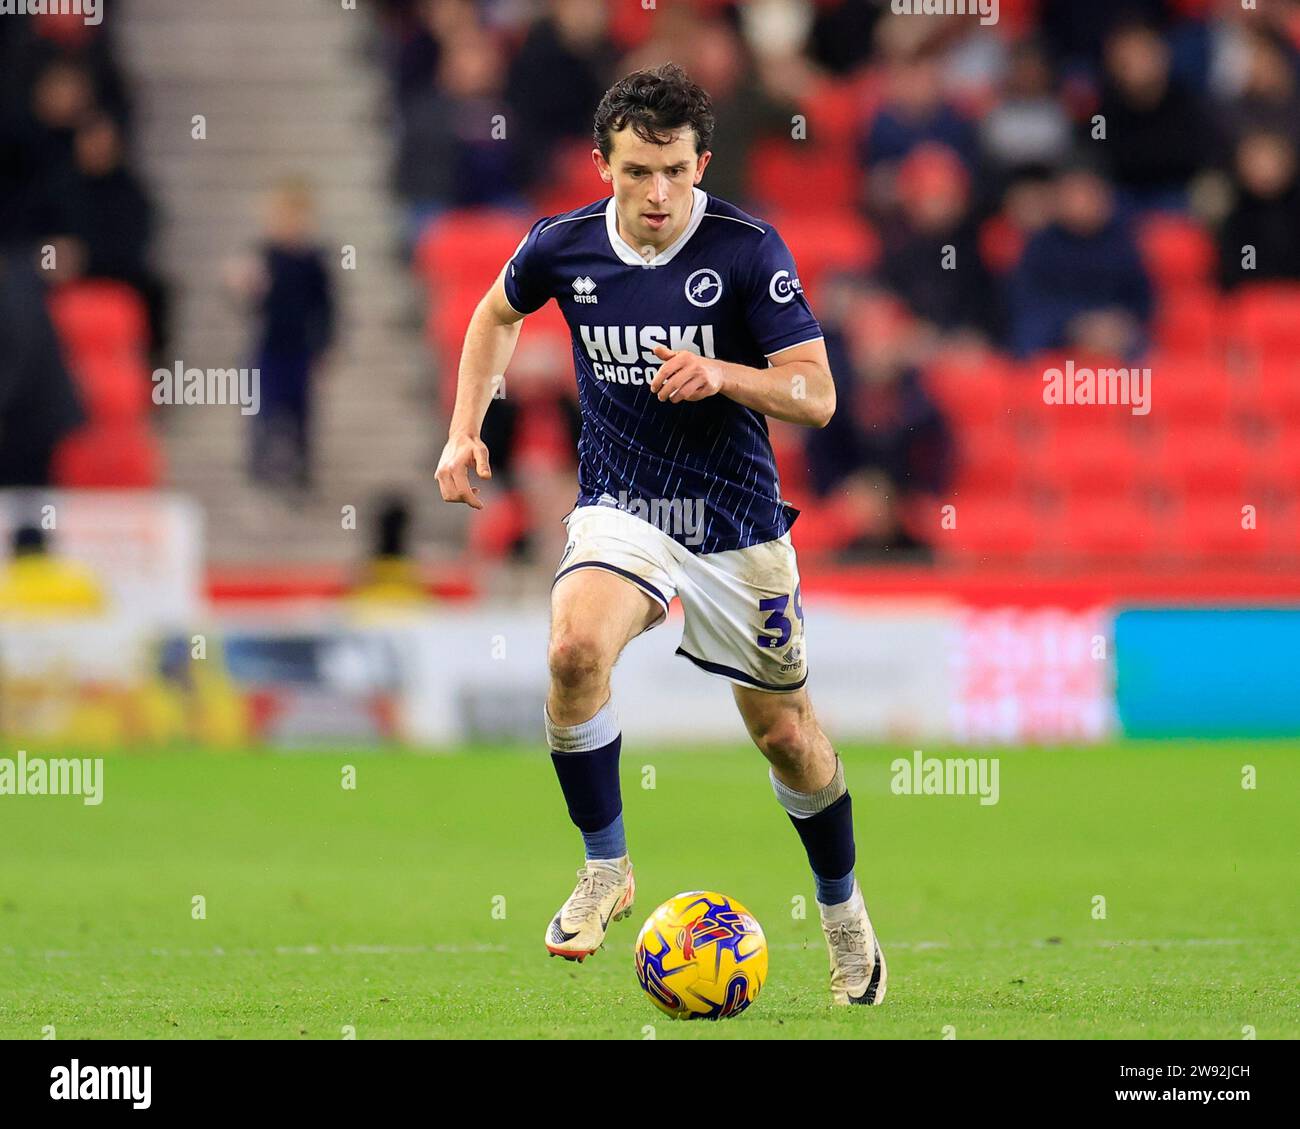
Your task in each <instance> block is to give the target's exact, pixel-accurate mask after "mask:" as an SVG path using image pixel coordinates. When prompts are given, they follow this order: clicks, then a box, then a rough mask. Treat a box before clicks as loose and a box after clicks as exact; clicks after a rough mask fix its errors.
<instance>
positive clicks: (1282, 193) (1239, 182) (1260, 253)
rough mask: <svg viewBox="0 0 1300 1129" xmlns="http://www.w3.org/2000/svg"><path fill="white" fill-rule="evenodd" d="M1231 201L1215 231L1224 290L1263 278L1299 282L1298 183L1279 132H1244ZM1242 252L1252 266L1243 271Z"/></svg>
mask: <svg viewBox="0 0 1300 1129" xmlns="http://www.w3.org/2000/svg"><path fill="white" fill-rule="evenodd" d="M1235 165H1236V167H1235V172H1236V202H1235V203H1234V204H1233V207H1232V210H1231V211H1230V212H1229V213H1228V216H1227V218H1226V219H1225V220H1224V222H1223V226H1222V228H1221V229H1220V232H1219V277H1220V279H1221V281H1222V283H1223V286H1224V287H1225V289H1229V290H1231V289H1234V288H1235V287H1237V286H1240V285H1242V284H1243V283H1248V282H1258V281H1263V280H1268V279H1274V280H1276V279H1286V280H1300V184H1298V182H1297V161H1296V147H1295V144H1294V143H1293V142H1292V141H1291V140H1290V138H1289V137H1287V136H1286V135H1284V134H1280V133H1271V132H1266V131H1259V132H1256V133H1250V134H1247V135H1246V137H1244V138H1243V139H1242V141H1241V142H1240V144H1238V146H1237V151H1236V162H1235ZM1247 248H1250V249H1251V250H1252V251H1253V254H1252V256H1251V257H1252V259H1253V263H1254V265H1253V266H1252V267H1251V268H1250V269H1246V267H1245V266H1244V265H1243V259H1244V258H1245V256H1246V254H1247Z"/></svg>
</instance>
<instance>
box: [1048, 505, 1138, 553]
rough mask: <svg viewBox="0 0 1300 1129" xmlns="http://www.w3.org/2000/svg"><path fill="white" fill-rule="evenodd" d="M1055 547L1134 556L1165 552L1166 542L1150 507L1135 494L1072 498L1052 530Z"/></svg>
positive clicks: (1083, 551) (1067, 551)
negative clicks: (1151, 517)
mask: <svg viewBox="0 0 1300 1129" xmlns="http://www.w3.org/2000/svg"><path fill="white" fill-rule="evenodd" d="M1051 542H1052V547H1053V548H1054V549H1056V550H1058V551H1060V552H1062V553H1063V554H1066V555H1069V554H1079V555H1081V556H1085V557H1091V558H1095V559H1097V560H1099V561H1100V560H1105V561H1113V560H1116V559H1119V560H1121V561H1123V560H1131V559H1134V558H1138V557H1148V556H1153V555H1155V556H1158V555H1162V553H1163V551H1164V546H1163V544H1162V539H1161V538H1160V536H1159V532H1158V530H1157V529H1156V528H1155V527H1154V526H1153V525H1152V523H1151V521H1150V517H1149V514H1148V512H1147V511H1146V509H1145V508H1144V507H1143V506H1142V505H1141V504H1140V503H1139V502H1138V501H1137V499H1136V498H1134V497H1132V496H1120V497H1115V498H1107V499H1098V498H1095V497H1090V496H1088V495H1082V494H1080V495H1074V496H1073V497H1071V498H1070V500H1069V502H1068V504H1067V507H1066V510H1065V513H1064V515H1063V518H1062V520H1061V521H1059V522H1057V523H1056V524H1055V526H1054V527H1053V529H1052V531H1051Z"/></svg>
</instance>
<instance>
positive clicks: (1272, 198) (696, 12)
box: [385, 0, 1300, 557]
mask: <svg viewBox="0 0 1300 1129" xmlns="http://www.w3.org/2000/svg"><path fill="white" fill-rule="evenodd" d="M997 7H998V21H997V23H996V24H993V25H991V26H986V25H984V24H983V23H981V21H980V19H979V18H978V16H962V15H952V16H946V17H933V16H927V17H918V16H911V15H904V14H897V13H895V12H893V11H892V10H891V6H890V4H889V2H888V0H754V2H751V3H744V4H739V3H727V2H722V0H697V2H694V3H690V2H678V3H662V4H659V5H657V6H656V7H654V8H652V9H650V10H647V8H646V7H645V6H643V5H640V4H635V3H631V4H605V3H597V2H589V0H550V2H548V3H537V4H527V3H519V2H514V0H500V2H493V0H480V2H474V0H389V2H388V3H387V5H386V9H387V11H386V24H385V26H386V27H387V31H388V34H387V39H386V49H387V57H388V61H389V70H390V75H391V81H392V87H393V92H394V99H395V103H396V105H397V106H398V109H399V113H398V131H399V134H398V158H397V163H396V169H395V180H394V184H395V190H396V192H397V193H398V195H399V196H400V197H401V199H402V200H403V202H404V205H405V208H406V213H407V216H408V220H409V235H410V239H411V242H412V244H413V245H414V244H415V243H416V241H417V240H418V239H419V238H421V236H423V238H425V239H429V238H431V236H430V233H431V232H433V233H436V232H438V231H439V230H440V228H439V225H445V224H447V223H448V222H450V218H449V217H452V218H455V217H460V216H462V215H464V213H463V212H462V211H461V210H462V209H466V208H493V209H510V210H512V211H517V212H518V213H519V215H520V219H519V230H520V231H523V230H525V229H526V226H527V223H528V222H529V221H530V219H531V218H535V217H536V216H537V215H541V214H550V213H554V212H559V211H564V210H568V209H569V208H573V207H577V206H580V205H582V204H584V203H586V202H588V201H590V200H591V199H594V198H596V197H598V196H599V195H601V194H602V189H603V186H602V185H601V184H600V183H599V181H598V180H597V179H596V177H595V175H594V173H592V172H591V170H590V166H589V159H588V158H587V156H586V153H587V151H588V150H589V149H590V147H591V122H592V114H593V110H594V108H595V106H596V104H597V102H598V100H599V98H600V95H601V94H602V92H603V91H604V90H605V89H606V88H607V87H608V86H609V85H610V84H611V83H612V82H613V81H615V80H616V79H617V78H618V77H619V76H621V75H622V74H624V73H626V72H628V71H630V70H632V69H635V68H637V67H640V66H644V65H652V64H656V63H658V62H661V61H664V60H667V59H672V60H674V61H676V62H679V63H681V64H682V65H683V66H685V67H686V69H687V70H688V72H689V73H690V74H691V75H692V77H693V78H695V79H696V80H697V81H698V82H699V83H700V84H701V85H702V86H704V87H705V89H706V90H708V91H709V92H710V93H711V95H712V97H713V99H714V102H715V108H716V112H717V118H718V126H717V131H716V133H715V136H714V142H713V150H714V157H713V162H712V164H711V165H710V167H709V171H708V173H707V174H706V176H705V179H704V182H703V185H702V187H703V188H705V189H706V190H708V191H710V192H712V193H714V194H716V195H718V196H721V197H723V198H726V199H729V200H732V201H733V202H735V203H737V204H739V205H740V206H741V207H743V208H746V209H747V210H749V211H751V212H753V213H754V214H757V215H760V216H762V217H764V218H766V219H768V220H770V221H772V222H774V223H776V224H777V225H778V227H779V228H781V230H782V231H783V233H786V230H787V228H786V225H787V224H788V225H789V230H790V231H791V232H793V231H794V230H796V228H795V220H796V219H798V220H800V221H804V220H806V219H807V218H808V217H817V216H826V217H828V218H829V217H843V216H844V215H845V214H846V213H851V215H852V217H853V220H854V222H857V223H859V224H860V225H861V230H866V231H869V232H870V233H871V238H870V239H869V240H867V241H866V242H865V243H864V244H863V249H862V251H861V253H860V254H857V255H856V257H850V261H847V262H844V261H838V262H835V263H834V269H833V270H832V269H827V270H825V271H822V272H819V277H817V278H815V279H809V278H805V282H806V284H808V283H810V285H808V287H807V288H808V290H809V293H810V297H811V299H812V302H813V307H814V310H815V312H816V313H817V314H818V315H819V317H820V318H821V320H822V321H823V324H824V326H825V328H826V331H827V339H828V345H829V347H830V348H831V351H832V359H833V361H834V370H835V373H836V376H837V384H838V388H839V397H840V407H839V411H838V414H837V416H836V418H835V420H834V421H833V422H832V425H831V426H830V427H828V428H827V429H825V431H822V432H811V433H803V434H801V435H799V436H798V437H797V439H791V438H790V437H789V436H782V437H781V444H782V445H779V447H778V453H779V454H782V451H783V450H784V451H785V454H784V456H783V457H784V459H785V460H786V462H789V461H790V458H791V456H790V454H789V451H788V445H789V443H791V442H798V443H800V444H801V445H802V446H801V447H800V449H799V451H798V452H797V454H796V456H795V457H794V461H795V462H797V463H798V472H799V474H798V477H805V478H806V479H807V480H808V487H809V488H810V489H811V490H813V491H815V496H816V497H818V498H819V499H821V500H822V501H824V502H826V503H827V504H828V505H833V506H834V507H836V508H838V509H839V510H840V511H841V513H842V514H843V513H844V512H845V507H848V511H849V512H850V516H849V520H847V521H845V522H842V523H841V525H840V533H839V534H837V535H836V536H838V543H837V544H834V545H831V546H830V547H831V548H833V549H834V550H835V551H836V552H839V553H841V554H843V555H845V556H849V557H854V556H858V555H861V554H866V555H871V554H879V553H880V552H896V553H897V552H899V551H904V552H906V551H914V552H917V553H919V554H924V553H925V552H926V551H927V550H926V548H925V541H926V539H927V538H926V537H925V536H923V535H919V534H918V533H917V531H916V530H915V529H914V528H910V527H909V525H910V524H911V523H909V520H908V514H909V512H910V511H911V510H912V509H914V508H915V503H916V502H917V501H918V500H927V501H928V500H933V499H936V498H937V497H938V496H939V495H941V494H943V493H944V492H945V491H946V490H949V489H951V488H952V486H953V483H954V474H955V469H954V468H955V466H956V463H957V455H958V453H959V448H960V436H956V435H954V427H953V421H952V420H951V419H949V418H948V416H947V413H946V411H945V410H944V408H943V406H942V405H941V404H940V403H939V402H938V401H937V400H936V398H935V397H934V396H933V395H932V393H931V391H930V389H929V387H928V385H927V382H926V380H924V379H923V371H924V369H925V367H926V366H927V364H929V363H930V362H931V361H932V360H933V358H934V357H935V356H936V355H937V354H939V353H942V352H943V351H945V350H946V351H960V350H970V349H982V350H987V351H992V352H995V353H997V354H999V355H1001V356H1003V357H1006V358H1030V357H1034V356H1039V355H1042V354H1044V353H1050V352H1052V351H1058V352H1059V351H1062V350H1069V351H1073V352H1074V353H1076V354H1077V355H1085V356H1090V357H1109V358H1115V359H1117V361H1118V363H1123V361H1124V360H1131V361H1134V360H1138V359H1140V358H1142V357H1144V356H1146V355H1148V353H1149V351H1150V350H1151V348H1152V347H1153V344H1155V340H1154V337H1153V334H1154V322H1155V321H1156V319H1157V314H1158V307H1159V306H1160V302H1161V294H1160V293H1159V285H1158V283H1159V280H1157V279H1154V278H1153V277H1152V272H1151V269H1150V261H1149V257H1148V255H1147V254H1146V253H1145V252H1146V248H1145V247H1144V246H1143V244H1142V242H1141V239H1140V234H1141V232H1142V230H1143V228H1144V225H1146V224H1147V223H1148V222H1149V221H1150V220H1151V219H1152V218H1153V217H1160V216H1170V215H1172V216H1175V217H1181V218H1182V219H1185V220H1186V221H1187V224H1188V226H1189V227H1190V228H1191V229H1192V230H1193V232H1194V233H1195V232H1197V231H1199V233H1201V234H1202V235H1204V237H1205V238H1206V240H1207V243H1209V244H1210V245H1211V246H1214V245H1217V256H1216V258H1217V266H1215V267H1214V268H1213V270H1212V271H1211V277H1210V279H1209V282H1210V284H1212V285H1213V286H1214V287H1215V288H1216V289H1218V290H1219V291H1221V292H1225V291H1226V292H1231V291H1234V290H1236V289H1237V288H1239V287H1241V286H1243V285H1245V284H1252V285H1253V284H1259V283H1266V282H1268V281H1283V282H1293V281H1297V280H1300V172H1298V164H1297V146H1298V145H1300V86H1298V85H1297V84H1298V82H1300V7H1297V5H1296V4H1294V3H1291V2H1289V0H1275V2H1272V3H1268V4H1261V5H1259V6H1258V8H1249V7H1244V6H1243V5H1242V4H1241V3H1240V2H1239V0H1089V2H1087V3H1079V2H1078V0H1002V2H1001V4H1000V5H998V6H997ZM494 129H495V132H494ZM457 222H459V220H458V219H457ZM826 230H827V231H828V232H831V233H832V235H831V241H832V242H833V241H834V240H835V236H834V234H833V233H835V232H837V231H839V230H841V229H840V228H836V227H834V226H833V225H832V226H830V227H827V228H826ZM787 239H788V241H790V242H791V244H792V246H793V248H794V251H795V254H796V258H797V259H799V261H800V265H801V274H805V275H808V274H810V273H812V271H811V268H810V267H806V266H805V263H804V257H805V255H807V256H808V257H809V258H810V259H811V258H812V256H813V255H814V253H816V249H814V250H813V251H805V248H804V246H801V245H799V244H798V243H797V241H796V240H795V239H794V238H793V237H792V236H791V235H789V234H787ZM1244 248H1252V249H1253V253H1245V252H1244V251H1243V249H1244ZM507 254H508V251H507ZM831 258H832V259H833V258H834V256H833V255H832V256H831ZM841 258H842V257H841ZM429 282H430V285H431V291H432V295H433V301H434V302H435V303H436V302H437V301H438V279H437V278H430V279H429ZM1297 313H1298V314H1300V311H1297ZM435 317H436V314H434V313H431V321H432V320H433V319H434V318H435ZM566 365H567V358H565V357H561V358H557V372H556V379H555V380H554V382H553V384H552V386H551V387H552V391H551V393H550V399H552V400H554V401H557V402H558V403H559V409H558V411H557V412H555V413H553V415H552V416H551V418H552V422H553V425H554V427H557V428H559V429H560V432H559V433H560V434H568V435H569V436H570V437H571V436H572V433H573V430H574V427H575V426H576V420H575V417H574V413H573V409H572V404H571V401H570V399H569V393H568V391H567V390H566V385H565V380H566V379H567V378H568V374H567V370H566V367H565V366H566ZM444 370H446V366H445V365H444ZM453 374H454V365H453V366H452V367H451V368H450V370H448V371H445V380H446V381H448V382H451V381H452V380H454V376H453ZM569 383H571V379H570V380H569ZM512 413H513V415H512ZM519 413H520V408H519V406H518V405H515V406H510V405H508V404H506V403H505V402H504V401H502V402H498V403H494V405H493V406H492V408H491V409H490V411H489V421H488V425H487V426H488V430H489V432H490V435H489V436H488V438H489V441H491V440H493V439H495V440H497V441H498V442H504V443H507V444H511V445H526V443H527V437H526V436H525V435H522V434H521V432H522V431H525V430H526V429H523V428H521V427H519V426H518V420H517V418H516V417H517V416H518V415H519ZM494 414H495V415H496V417H497V418H496V420H495V422H494V421H493V415H494ZM542 414H545V413H542ZM776 430H778V431H779V430H781V428H780V425H776ZM562 446H563V445H562V444H559V445H556V449H557V450H559V449H562ZM511 455H512V451H511V450H509V449H507V450H504V451H500V452H497V453H496V457H497V460H498V465H499V466H501V467H503V468H504V470H505V472H506V473H505V474H503V475H500V476H499V479H498V481H497V483H496V485H497V486H498V487H501V486H504V487H505V488H506V489H507V490H510V489H511V488H512V487H513V488H515V490H516V492H518V493H520V494H522V493H524V492H526V489H527V484H525V483H523V482H518V481H515V480H513V479H512V477H511V474H510V465H511ZM560 457H561V456H558V455H557V458H560ZM530 465H531V464H530ZM786 478H787V475H786V473H785V465H784V464H783V480H785V479H786ZM529 534H530V529H529V523H528V520H527V518H526V517H524V518H522V519H520V521H518V522H516V523H515V527H514V528H512V529H511V530H509V531H508V532H507V534H505V535H503V537H502V539H501V541H500V544H499V545H497V546H496V547H497V548H500V549H501V550H502V551H511V550H513V551H515V552H525V551H527V549H528V545H529V540H528V539H529ZM831 539H832V540H835V537H832V538H831Z"/></svg>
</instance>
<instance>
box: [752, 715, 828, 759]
mask: <svg viewBox="0 0 1300 1129" xmlns="http://www.w3.org/2000/svg"><path fill="white" fill-rule="evenodd" d="M754 741H755V743H756V744H757V745H758V747H759V750H760V751H761V752H762V754H763V755H764V756H765V757H766V758H767V759H768V760H769V761H771V762H772V763H773V764H775V765H777V766H778V767H781V768H785V769H789V770H790V771H792V772H802V771H803V769H805V768H806V767H808V766H809V764H810V763H811V759H812V757H813V755H814V753H815V751H816V742H815V741H814V734H813V732H812V727H811V726H810V725H809V723H808V719H806V718H805V717H804V716H802V715H801V714H798V713H789V712H782V713H780V714H777V715H776V716H775V717H773V718H772V719H771V720H769V721H766V722H765V723H764V724H763V725H762V727H761V728H760V729H759V731H758V733H757V734H756V735H755V737H754Z"/></svg>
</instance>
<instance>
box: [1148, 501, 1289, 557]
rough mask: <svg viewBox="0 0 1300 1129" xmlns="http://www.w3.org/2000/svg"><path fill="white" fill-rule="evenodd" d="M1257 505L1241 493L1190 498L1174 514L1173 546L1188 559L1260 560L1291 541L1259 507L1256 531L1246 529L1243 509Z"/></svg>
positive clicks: (1172, 526)
mask: <svg viewBox="0 0 1300 1129" xmlns="http://www.w3.org/2000/svg"><path fill="white" fill-rule="evenodd" d="M1253 504H1254V503H1251V502H1248V501H1246V500H1243V498H1242V497H1241V495H1240V494H1218V495H1214V496H1210V497H1195V498H1186V499H1184V500H1183V503H1182V505H1181V506H1180V507H1179V508H1178V509H1177V510H1176V512H1175V513H1174V515H1173V521H1172V525H1171V532H1172V540H1173V547H1174V548H1175V549H1176V550H1177V551H1178V552H1179V553H1180V554H1181V555H1182V556H1184V557H1192V558H1203V559H1212V560H1224V559H1240V558H1243V557H1259V556H1264V555H1267V554H1270V553H1273V552H1276V551H1278V550H1279V549H1280V548H1282V546H1283V545H1284V544H1285V543H1286V542H1287V535H1286V533H1285V531H1284V530H1283V529H1282V528H1281V523H1279V522H1277V521H1275V520H1273V515H1272V514H1270V513H1269V512H1267V511H1263V512H1261V511H1260V510H1259V509H1258V507H1256V513H1255V518H1254V520H1255V528H1253V529H1247V528H1245V527H1244V526H1243V524H1242V522H1243V519H1244V518H1243V512H1242V510H1243V507H1244V506H1246V505H1253Z"/></svg>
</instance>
